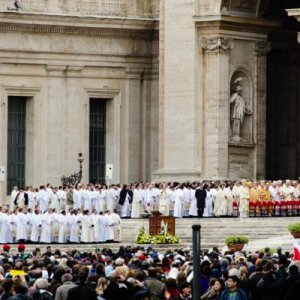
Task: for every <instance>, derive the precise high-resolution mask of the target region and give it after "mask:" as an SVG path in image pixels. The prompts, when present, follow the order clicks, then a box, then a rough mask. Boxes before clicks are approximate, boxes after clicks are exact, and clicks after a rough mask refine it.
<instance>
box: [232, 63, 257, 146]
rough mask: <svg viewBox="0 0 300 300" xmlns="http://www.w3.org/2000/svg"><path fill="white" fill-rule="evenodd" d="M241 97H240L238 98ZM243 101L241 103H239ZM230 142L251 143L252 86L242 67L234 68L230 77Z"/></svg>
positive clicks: (253, 108)
mask: <svg viewBox="0 0 300 300" xmlns="http://www.w3.org/2000/svg"><path fill="white" fill-rule="evenodd" d="M240 97H242V99H241V98H240ZM241 102H243V103H241ZM229 105H230V107H229V109H230V110H229V111H230V118H229V120H230V135H229V136H230V142H233V143H238V144H253V114H254V110H255V103H254V101H253V88H252V81H251V77H250V75H249V74H248V72H247V71H246V70H244V69H242V68H239V69H236V70H235V71H234V72H233V74H232V76H231V79H230V101H229ZM241 105H244V110H243V117H242V119H241V120H240V121H241V123H240V127H239V130H238V132H239V133H238V134H237V127H236V121H235V120H234V119H236V117H237V115H241V112H240V113H238V112H237V111H240V109H241Z"/></svg>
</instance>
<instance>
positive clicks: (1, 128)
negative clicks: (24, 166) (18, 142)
mask: <svg viewBox="0 0 300 300" xmlns="http://www.w3.org/2000/svg"><path fill="white" fill-rule="evenodd" d="M1 94H2V95H0V132H1V133H5V134H4V136H3V135H2V136H1V140H0V166H4V167H5V168H6V176H7V134H6V132H7V125H6V124H7V109H8V103H7V99H5V98H4V97H3V93H1ZM4 139H6V140H4ZM6 188H7V187H6V179H5V180H4V181H0V205H3V203H4V202H5V198H6Z"/></svg>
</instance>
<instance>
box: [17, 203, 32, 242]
mask: <svg viewBox="0 0 300 300" xmlns="http://www.w3.org/2000/svg"><path fill="white" fill-rule="evenodd" d="M15 222H16V227H17V234H16V240H17V241H26V240H28V236H27V223H28V222H29V220H28V217H27V215H26V214H24V212H23V209H22V208H20V209H19V210H18V214H17V215H16V217H15Z"/></svg>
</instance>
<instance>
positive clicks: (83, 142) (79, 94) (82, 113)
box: [64, 66, 89, 182]
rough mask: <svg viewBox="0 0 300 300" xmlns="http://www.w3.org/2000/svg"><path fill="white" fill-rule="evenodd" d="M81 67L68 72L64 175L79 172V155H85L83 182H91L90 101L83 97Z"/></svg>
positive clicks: (70, 68) (70, 67)
mask: <svg viewBox="0 0 300 300" xmlns="http://www.w3.org/2000/svg"><path fill="white" fill-rule="evenodd" d="M82 70H83V67H81V66H68V67H67V70H66V101H65V149H64V157H65V167H64V175H65V176H69V175H70V174H73V173H74V172H78V171H79V163H78V161H77V158H78V153H79V152H81V153H83V158H84V161H83V164H82V169H83V178H82V181H83V182H88V180H89V173H88V172H89V99H88V98H86V99H85V97H84V95H83V87H82V79H81V72H82Z"/></svg>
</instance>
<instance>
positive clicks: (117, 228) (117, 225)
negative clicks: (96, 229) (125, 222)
mask: <svg viewBox="0 0 300 300" xmlns="http://www.w3.org/2000/svg"><path fill="white" fill-rule="evenodd" d="M110 216H111V220H112V224H113V228H114V241H117V242H121V241H122V228H121V218H120V216H119V215H118V214H117V210H116V209H115V210H114V211H113V213H112V214H111V215H110Z"/></svg>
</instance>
